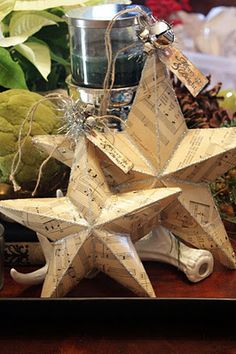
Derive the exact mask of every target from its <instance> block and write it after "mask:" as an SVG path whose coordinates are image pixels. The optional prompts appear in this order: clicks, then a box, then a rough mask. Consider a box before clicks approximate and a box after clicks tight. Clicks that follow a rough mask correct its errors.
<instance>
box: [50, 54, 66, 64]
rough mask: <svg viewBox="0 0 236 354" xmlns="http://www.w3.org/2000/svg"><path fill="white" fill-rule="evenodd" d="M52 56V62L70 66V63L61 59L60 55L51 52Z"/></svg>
mask: <svg viewBox="0 0 236 354" xmlns="http://www.w3.org/2000/svg"><path fill="white" fill-rule="evenodd" d="M50 54H51V58H52V60H54V61H56V62H57V63H59V64H61V65H64V66H70V62H69V61H67V60H65V59H63V58H62V57H60V56H59V55H56V54H55V53H53V52H52V51H50Z"/></svg>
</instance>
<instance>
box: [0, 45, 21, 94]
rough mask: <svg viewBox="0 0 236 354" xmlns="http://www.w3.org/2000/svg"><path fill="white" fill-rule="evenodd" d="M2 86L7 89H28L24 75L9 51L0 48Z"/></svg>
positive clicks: (0, 83) (0, 81)
mask: <svg viewBox="0 0 236 354" xmlns="http://www.w3.org/2000/svg"><path fill="white" fill-rule="evenodd" d="M0 85H1V86H3V87H6V88H22V89H27V86H26V82H25V77H24V73H23V71H22V69H21V67H20V65H19V64H18V63H16V62H15V61H14V60H13V59H12V58H11V56H10V54H9V52H8V50H7V49H4V48H0Z"/></svg>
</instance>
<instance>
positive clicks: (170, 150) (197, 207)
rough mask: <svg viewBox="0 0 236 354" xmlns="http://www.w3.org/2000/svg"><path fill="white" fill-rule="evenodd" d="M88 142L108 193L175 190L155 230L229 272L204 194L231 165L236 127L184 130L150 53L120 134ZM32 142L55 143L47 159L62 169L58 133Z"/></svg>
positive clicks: (65, 154) (233, 263) (233, 264)
mask: <svg viewBox="0 0 236 354" xmlns="http://www.w3.org/2000/svg"><path fill="white" fill-rule="evenodd" d="M88 139H89V140H90V141H92V142H93V143H94V144H95V145H96V146H97V148H98V149H99V151H100V155H101V157H100V159H101V161H102V168H103V171H104V172H105V175H106V177H107V179H108V183H109V185H110V187H111V188H113V189H114V190H116V191H119V192H124V191H126V192H127V191H132V190H134V189H139V190H142V189H143V188H154V187H159V188H160V187H162V188H165V187H167V188H169V187H178V188H180V189H181V190H182V193H181V195H180V196H179V197H178V199H176V201H175V202H174V203H172V204H171V205H170V206H169V207H168V208H166V209H165V210H163V212H162V213H161V223H162V225H163V226H165V227H167V228H168V229H169V230H170V231H172V232H173V233H174V234H175V235H177V236H178V237H180V238H181V239H182V240H184V241H187V242H188V243H189V244H191V245H193V246H195V247H197V248H204V249H207V250H209V251H211V252H212V253H213V255H214V257H215V258H216V259H218V260H219V261H220V262H221V263H222V264H223V265H225V266H227V267H229V268H232V269H235V268H236V260H235V254H234V251H233V248H232V246H231V243H230V241H229V239H228V236H227V234H226V231H225V228H224V225H223V223H222V221H221V218H220V215H219V213H218V211H217V207H216V205H215V203H214V200H213V197H212V195H211V192H210V189H209V182H211V181H214V180H215V179H216V177H217V176H220V175H222V174H223V173H224V172H226V171H227V170H228V169H230V168H231V167H233V166H234V165H235V164H236V128H216V129H188V128H187V126H186V123H185V120H184V117H183V114H182V112H181V109H180V107H179V104H178V101H177V99H176V96H175V93H174V90H173V88H172V85H171V82H170V80H169V76H168V73H167V70H166V68H165V66H164V65H163V63H161V62H160V60H159V58H158V56H157V54H152V55H150V56H149V57H148V58H147V60H146V64H145V67H144V69H143V74H142V78H141V81H140V84H139V87H138V90H137V93H136V97H135V100H134V103H133V105H132V108H131V111H130V113H129V116H128V121H127V123H126V127H125V129H124V131H123V132H120V133H116V134H111V133H110V132H109V133H107V134H106V133H99V132H96V133H95V134H93V135H90V136H88ZM36 140H37V144H38V145H40V146H41V147H42V148H43V149H44V150H46V151H48V152H51V151H52V149H53V148H54V149H55V146H57V147H58V148H57V149H56V150H55V153H54V157H55V158H57V159H59V160H60V161H62V162H64V163H65V164H67V165H68V166H70V159H71V156H73V149H71V150H70V151H69V150H68V149H67V148H66V144H65V143H64V142H63V137H62V136H54V137H38V138H37V139H36ZM69 142H70V139H69V138H68V141H67V144H69ZM114 152H115V153H114ZM116 154H119V156H120V158H119V160H120V161H121V162H122V158H121V156H123V161H126V163H125V164H124V165H122V163H120V164H118V163H116V164H114V156H115V155H116ZM69 156H70V158H69Z"/></svg>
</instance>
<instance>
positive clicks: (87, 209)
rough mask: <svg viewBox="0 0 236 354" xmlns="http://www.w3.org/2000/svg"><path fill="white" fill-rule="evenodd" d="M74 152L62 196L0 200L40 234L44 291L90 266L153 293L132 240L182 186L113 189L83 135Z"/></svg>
mask: <svg viewBox="0 0 236 354" xmlns="http://www.w3.org/2000/svg"><path fill="white" fill-rule="evenodd" d="M73 155H74V158H73V163H72V169H71V176H70V181H69V185H68V191H67V195H66V196H65V197H62V198H35V199H23V200H22V199H18V200H7V201H2V202H0V211H1V212H2V213H3V214H4V215H7V216H9V217H11V218H12V219H14V220H16V221H17V222H19V223H21V224H23V225H25V226H27V227H29V228H31V229H33V230H34V231H36V232H37V233H38V234H39V235H40V237H39V239H40V242H41V244H42V248H43V251H44V254H45V256H46V258H47V261H48V271H47V274H46V278H45V281H44V284H43V289H42V297H62V296H64V295H65V294H66V293H68V292H69V291H70V290H71V289H72V288H73V287H74V286H75V285H76V284H78V283H79V282H80V280H81V279H82V278H83V277H84V276H86V275H87V274H88V273H89V272H90V271H91V270H93V269H94V268H95V269H98V270H100V271H102V272H104V273H106V274H107V275H109V276H110V277H112V278H113V279H115V280H116V281H118V282H119V283H121V284H122V285H124V286H126V287H127V288H129V289H130V290H131V291H133V292H134V293H136V294H137V295H139V296H150V297H154V296H155V293H154V290H153V288H152V285H151V283H150V280H149V278H148V276H147V274H146V272H145V269H144V268H143V265H142V263H141V261H140V259H139V257H138V255H137V252H136V250H135V248H134V245H133V242H134V241H135V240H138V239H140V238H142V237H143V236H145V235H146V234H147V233H148V232H149V231H150V230H151V229H152V228H153V227H154V225H157V224H158V222H159V220H158V214H159V213H160V211H161V210H162V209H163V208H165V207H166V206H167V205H168V204H169V203H171V202H173V200H174V199H175V198H176V197H177V196H178V194H179V193H180V189H179V188H154V189H147V190H142V191H141V190H139V191H131V192H125V193H119V194H118V193H112V191H111V190H110V188H109V186H108V184H107V182H106V179H105V176H104V174H103V171H102V170H101V167H100V161H99V159H98V158H97V156H96V148H95V146H94V145H93V143H91V142H90V141H89V140H88V139H87V138H86V136H81V137H80V138H79V139H78V142H77V143H76V146H75V152H74V154H73ZM44 239H45V240H44ZM47 240H50V241H53V242H49V241H47Z"/></svg>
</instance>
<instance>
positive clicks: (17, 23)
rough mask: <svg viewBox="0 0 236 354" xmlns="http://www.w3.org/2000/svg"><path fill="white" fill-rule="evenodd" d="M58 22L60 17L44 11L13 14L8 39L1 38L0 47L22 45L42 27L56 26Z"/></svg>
mask: <svg viewBox="0 0 236 354" xmlns="http://www.w3.org/2000/svg"><path fill="white" fill-rule="evenodd" d="M59 21H62V19H61V18H60V17H58V16H56V15H53V14H50V13H48V12H46V11H42V12H40V13H37V12H35V11H32V12H20V13H15V14H13V16H12V18H11V21H10V24H9V33H10V37H5V38H1V39H0V46H1V47H10V46H15V45H18V44H21V43H24V42H25V41H26V40H27V39H28V38H29V37H30V36H32V35H33V34H34V33H36V32H38V31H39V30H40V29H41V28H42V27H44V26H51V25H56V23H57V22H59Z"/></svg>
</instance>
